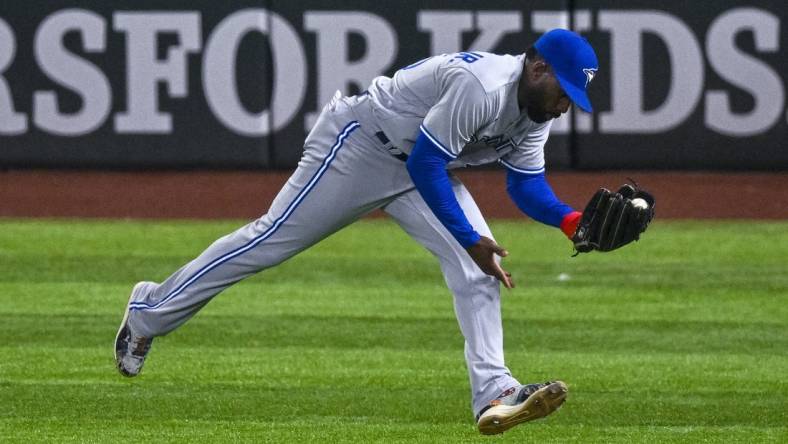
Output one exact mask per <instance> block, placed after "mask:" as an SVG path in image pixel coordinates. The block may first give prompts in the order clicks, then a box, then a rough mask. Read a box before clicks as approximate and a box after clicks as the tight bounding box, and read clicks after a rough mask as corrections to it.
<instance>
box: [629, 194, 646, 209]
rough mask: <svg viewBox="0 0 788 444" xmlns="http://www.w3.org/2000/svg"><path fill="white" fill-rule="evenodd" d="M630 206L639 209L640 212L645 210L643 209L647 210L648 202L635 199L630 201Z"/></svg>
mask: <svg viewBox="0 0 788 444" xmlns="http://www.w3.org/2000/svg"><path fill="white" fill-rule="evenodd" d="M632 205H633V206H634V207H635V208H639V209H641V210H645V209H647V208H648V202H646V201H645V200H643V199H641V198H639V197H638V198H636V199H632Z"/></svg>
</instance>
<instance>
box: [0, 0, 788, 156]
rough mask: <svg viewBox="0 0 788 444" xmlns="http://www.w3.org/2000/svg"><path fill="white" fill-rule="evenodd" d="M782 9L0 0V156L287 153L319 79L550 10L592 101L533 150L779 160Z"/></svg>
mask: <svg viewBox="0 0 788 444" xmlns="http://www.w3.org/2000/svg"><path fill="white" fill-rule="evenodd" d="M562 4H563V5H564V8H563V9H560V5H562ZM624 4H625V6H622V5H624ZM557 5H558V9H557ZM787 18H788V8H786V7H785V2H784V1H782V0H774V1H768V0H763V1H754V2H753V1H750V2H744V1H735V0H716V1H714V2H657V1H643V0H641V1H629V2H615V1H601V0H600V1H587V0H573V1H564V2H560V1H546V0H536V1H528V2H523V1H522V0H519V1H517V0H485V1H480V0H478V1H477V0H462V1H460V0H456V1H428V0H421V1H417V0H398V1H397V2H373V1H351V0H347V1H324V0H323V1H317V0H305V1H300V2H288V1H282V0H269V1H234V2H215V1H207V0H190V1H185V0H169V1H161V0H158V1H150V0H137V1H130V0H122V1H115V2H106V1H98V0H83V1H58V2H12V1H3V0H0V168H19V167H55V168H60V167H87V168H252V169H270V168H292V167H293V166H294V165H295V164H296V162H297V160H298V158H299V156H300V152H301V145H302V141H303V138H304V136H305V134H306V132H307V131H308V129H309V128H310V127H311V125H312V124H313V122H314V119H315V116H316V112H317V110H319V109H320V107H321V106H322V104H323V103H324V102H326V101H327V99H328V98H329V97H330V96H331V94H332V93H333V92H334V91H335V90H336V89H340V90H342V91H344V92H345V93H346V94H353V93H357V92H359V91H361V90H363V89H364V88H366V86H367V84H368V83H369V81H370V79H372V78H373V77H375V76H377V75H381V74H388V75H390V74H392V73H393V72H394V71H395V70H396V69H398V68H399V67H402V66H405V65H407V64H409V63H411V62H413V61H416V60H419V59H421V58H423V57H425V56H428V55H430V54H434V53H441V52H455V51H460V50H465V49H474V50H479V51H494V52H508V53H519V52H522V51H523V50H524V48H525V46H526V45H527V44H529V43H530V42H532V41H533V40H535V39H536V38H537V37H538V35H539V34H540V33H542V32H543V31H545V30H548V29H551V28H554V27H570V28H573V29H575V30H577V31H579V32H581V33H582V34H583V35H585V36H586V37H587V38H588V39H589V40H590V41H591V42H592V44H593V45H594V47H595V48H596V50H597V53H598V55H599V58H600V70H599V73H598V75H597V76H596V78H595V80H594V82H593V85H592V87H591V88H590V92H591V97H592V102H593V103H594V106H595V108H596V110H597V111H598V112H597V113H596V114H594V115H593V116H589V115H587V114H583V113H574V114H572V115H569V116H565V117H563V118H561V119H559V120H558V121H557V122H556V124H555V125H554V131H553V135H552V137H551V140H550V142H549V145H548V150H547V159H548V164H549V165H548V166H549V167H551V168H554V169H577V170H583V169H600V168H606V169H611V168H614V169H618V168H639V169H755V170H777V171H785V170H788V149H786V142H785V141H786V140H787V139H788V137H786V136H788V114H787V113H786V83H787V82H786V81H787V80H788V74H786V73H788V57H786V55H787V54H786V53H787V51H788V49H787V48H788V33H787V32H786V30H785V26H783V25H785V23H786V21H787V20H786V19H787Z"/></svg>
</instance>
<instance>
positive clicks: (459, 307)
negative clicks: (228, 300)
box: [129, 96, 518, 414]
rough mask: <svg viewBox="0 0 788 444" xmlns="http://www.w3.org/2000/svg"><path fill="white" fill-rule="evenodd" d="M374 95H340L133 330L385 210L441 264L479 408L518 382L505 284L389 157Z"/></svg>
mask: <svg viewBox="0 0 788 444" xmlns="http://www.w3.org/2000/svg"><path fill="white" fill-rule="evenodd" d="M366 100H367V99H366V97H365V96H360V97H348V98H339V97H335V98H334V100H332V101H331V103H329V104H328V105H326V107H325V108H324V109H323V112H322V113H321V115H320V118H319V119H318V121H317V123H316V125H315V127H314V129H313V130H312V131H311V132H310V134H309V136H308V137H307V139H306V142H305V147H304V154H303V157H302V159H301V161H300V162H299V164H298V168H297V169H296V171H295V172H294V173H293V175H292V176H291V177H290V179H289V180H288V181H287V183H286V184H285V185H284V187H283V188H282V190H281V191H280V192H279V194H278V195H277V197H276V198H275V199H274V201H273V203H272V204H271V207H270V209H269V211H268V213H266V214H265V215H263V216H262V217H261V218H259V219H257V220H255V221H253V222H251V223H249V224H248V225H246V226H244V227H241V228H240V229H238V230H237V231H235V232H233V233H230V234H228V235H227V236H224V237H222V238H220V239H218V240H217V241H216V242H214V243H213V244H212V245H210V246H209V247H208V248H207V249H206V250H205V251H203V252H202V254H200V255H199V256H198V257H197V258H196V259H194V260H192V261H191V262H189V263H188V264H186V265H185V266H183V267H182V268H181V269H180V270H178V271H176V272H175V273H174V274H173V275H171V276H170V277H169V278H167V279H166V280H165V281H164V282H162V283H161V284H160V285H159V286H158V287H157V288H156V289H155V290H154V291H152V292H150V293H148V294H146V295H144V296H142V297H141V298H139V299H137V300H133V301H132V302H131V303H130V307H131V312H130V315H129V323H130V327H131V329H132V331H134V332H135V333H136V334H138V335H141V336H146V337H153V336H161V335H164V334H167V333H168V332H170V331H172V330H174V329H175V328H177V327H178V326H180V325H181V324H183V323H184V322H186V321H187V320H188V319H189V318H191V317H192V316H193V315H194V314H195V313H196V312H197V311H198V310H199V309H200V308H202V307H203V306H204V305H205V304H207V303H208V301H210V300H211V298H213V297H214V296H216V295H217V294H218V293H219V292H221V291H222V290H224V289H225V288H227V287H229V286H230V285H232V284H234V283H236V282H238V281H240V280H241V279H243V278H245V277H248V276H251V275H253V274H255V273H257V272H259V271H261V270H264V269H266V268H269V267H273V266H275V265H277V264H279V263H281V262H283V261H285V260H286V259H288V258H290V257H292V256H294V255H296V254H297V253H299V252H301V251H303V250H305V249H307V248H309V247H310V246H311V245H314V244H315V243H317V242H319V241H320V240H322V239H324V238H325V237H327V236H329V235H330V234H332V233H334V232H336V231H337V230H339V229H341V228H342V227H344V226H346V225H348V224H350V223H352V222H354V221H356V220H358V219H359V218H361V217H362V216H364V215H365V214H367V213H369V212H371V211H372V210H374V209H377V208H382V209H383V210H384V211H385V212H386V213H388V214H389V215H390V216H391V217H392V218H393V219H394V220H395V221H396V222H397V223H398V224H399V225H400V226H401V227H402V228H403V229H404V230H405V231H406V232H407V233H408V234H409V235H410V236H411V237H412V238H413V239H415V240H416V241H417V242H419V243H420V244H421V245H423V246H424V247H425V248H427V250H429V251H430V252H431V253H432V254H433V255H435V257H437V258H438V261H439V262H440V266H441V270H442V271H443V275H444V277H445V280H446V284H447V285H448V287H449V289H450V290H451V292H452V294H453V295H454V309H455V314H456V316H457V320H458V322H459V324H460V329H461V331H462V334H463V336H464V337H465V359H466V362H467V366H468V372H469V375H470V383H471V392H472V408H473V413H474V414H476V413H477V412H479V411H480V410H481V409H482V408H483V407H484V406H485V405H487V404H488V403H489V402H490V401H491V400H492V399H494V398H496V397H497V396H498V395H499V394H500V393H501V392H503V391H505V390H506V389H508V388H510V387H513V386H516V385H518V382H517V380H515V379H514V378H513V377H512V375H511V373H510V371H509V369H508V368H507V367H506V366H505V364H504V354H503V330H502V326H501V310H500V288H499V284H498V281H497V280H496V279H495V278H493V277H491V276H488V275H486V274H484V273H483V272H482V271H481V270H480V269H479V268H478V266H477V265H476V264H475V263H474V262H473V261H472V260H471V258H470V256H469V255H468V254H467V252H466V251H465V249H464V248H463V247H462V246H460V244H459V243H458V242H457V241H456V240H455V239H454V238H453V237H452V235H451V234H450V233H449V232H448V231H447V230H446V228H445V227H444V226H443V225H442V224H441V223H440V221H438V219H437V218H436V217H435V216H434V215H433V213H432V211H431V210H430V209H429V207H428V206H427V204H426V203H425V202H424V200H423V199H422V198H421V196H420V195H419V193H418V191H417V190H416V189H415V188H414V185H413V182H412V181H411V180H410V176H409V175H408V172H407V170H406V168H405V163H404V162H403V161H402V160H399V159H397V158H395V157H393V156H392V155H390V154H389V152H388V151H386V149H385V148H384V147H383V146H382V144H381V142H380V141H379V140H378V138H376V137H375V133H376V132H377V131H379V128H377V126H376V124H375V120H374V117H373V116H372V114H371V112H370V108H369V104H368V102H367V101H366ZM452 183H453V189H454V194H455V196H456V197H457V200H458V201H459V203H460V206H461V207H462V209H463V211H464V212H465V215H466V216H467V218H468V220H469V221H470V223H471V224H472V225H473V227H474V228H475V229H476V230H477V231H478V232H479V233H480V234H481V235H483V236H488V237H490V238H492V234H491V233H490V229H489V227H488V226H487V223H486V222H485V220H484V218H483V217H482V214H481V212H480V211H479V208H478V207H477V206H476V203H475V202H474V200H473V198H472V197H471V195H470V193H468V190H467V189H466V188H465V186H463V185H462V183H461V182H460V181H459V180H457V179H456V178H453V179H452Z"/></svg>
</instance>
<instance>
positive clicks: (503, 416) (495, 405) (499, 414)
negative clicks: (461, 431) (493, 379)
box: [476, 381, 568, 435]
mask: <svg viewBox="0 0 788 444" xmlns="http://www.w3.org/2000/svg"><path fill="white" fill-rule="evenodd" d="M567 391H568V390H567V388H566V384H564V383H563V382H561V381H551V382H545V383H544V384H528V385H521V386H520V387H513V388H510V389H509V390H507V391H505V392H503V393H501V395H500V396H498V398H496V399H494V400H492V402H490V405H489V406H487V407H485V408H484V409H483V410H482V411H481V412H480V413H479V415H478V416H477V418H476V421H477V423H478V425H479V432H481V433H482V434H483V435H495V434H498V433H503V432H505V431H507V430H509V429H511V428H512V427H514V426H516V425H517V424H520V423H522V422H526V421H533V420H534V419H539V418H544V417H545V416H547V415H549V414H551V413H553V412H554V411H556V410H558V408H559V407H561V404H563V403H564V400H566V394H567Z"/></svg>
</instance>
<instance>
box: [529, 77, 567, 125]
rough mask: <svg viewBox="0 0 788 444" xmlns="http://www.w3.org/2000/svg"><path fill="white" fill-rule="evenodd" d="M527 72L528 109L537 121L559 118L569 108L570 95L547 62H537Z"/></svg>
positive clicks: (530, 115) (530, 117)
mask: <svg viewBox="0 0 788 444" xmlns="http://www.w3.org/2000/svg"><path fill="white" fill-rule="evenodd" d="M533 68H534V69H533V70H532V71H531V72H529V73H527V85H526V109H527V111H528V118H529V119H531V120H533V121H534V122H536V123H543V122H547V121H548V120H550V119H557V118H558V117H561V114H563V113H565V112H567V111H568V110H569V105H570V104H571V102H570V101H569V97H568V96H567V95H566V93H564V90H563V89H562V88H561V84H560V83H558V79H557V78H556V77H555V75H554V74H553V72H552V70H551V69H550V67H549V66H548V65H547V64H544V63H538V62H537V63H535V64H534V66H533Z"/></svg>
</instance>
